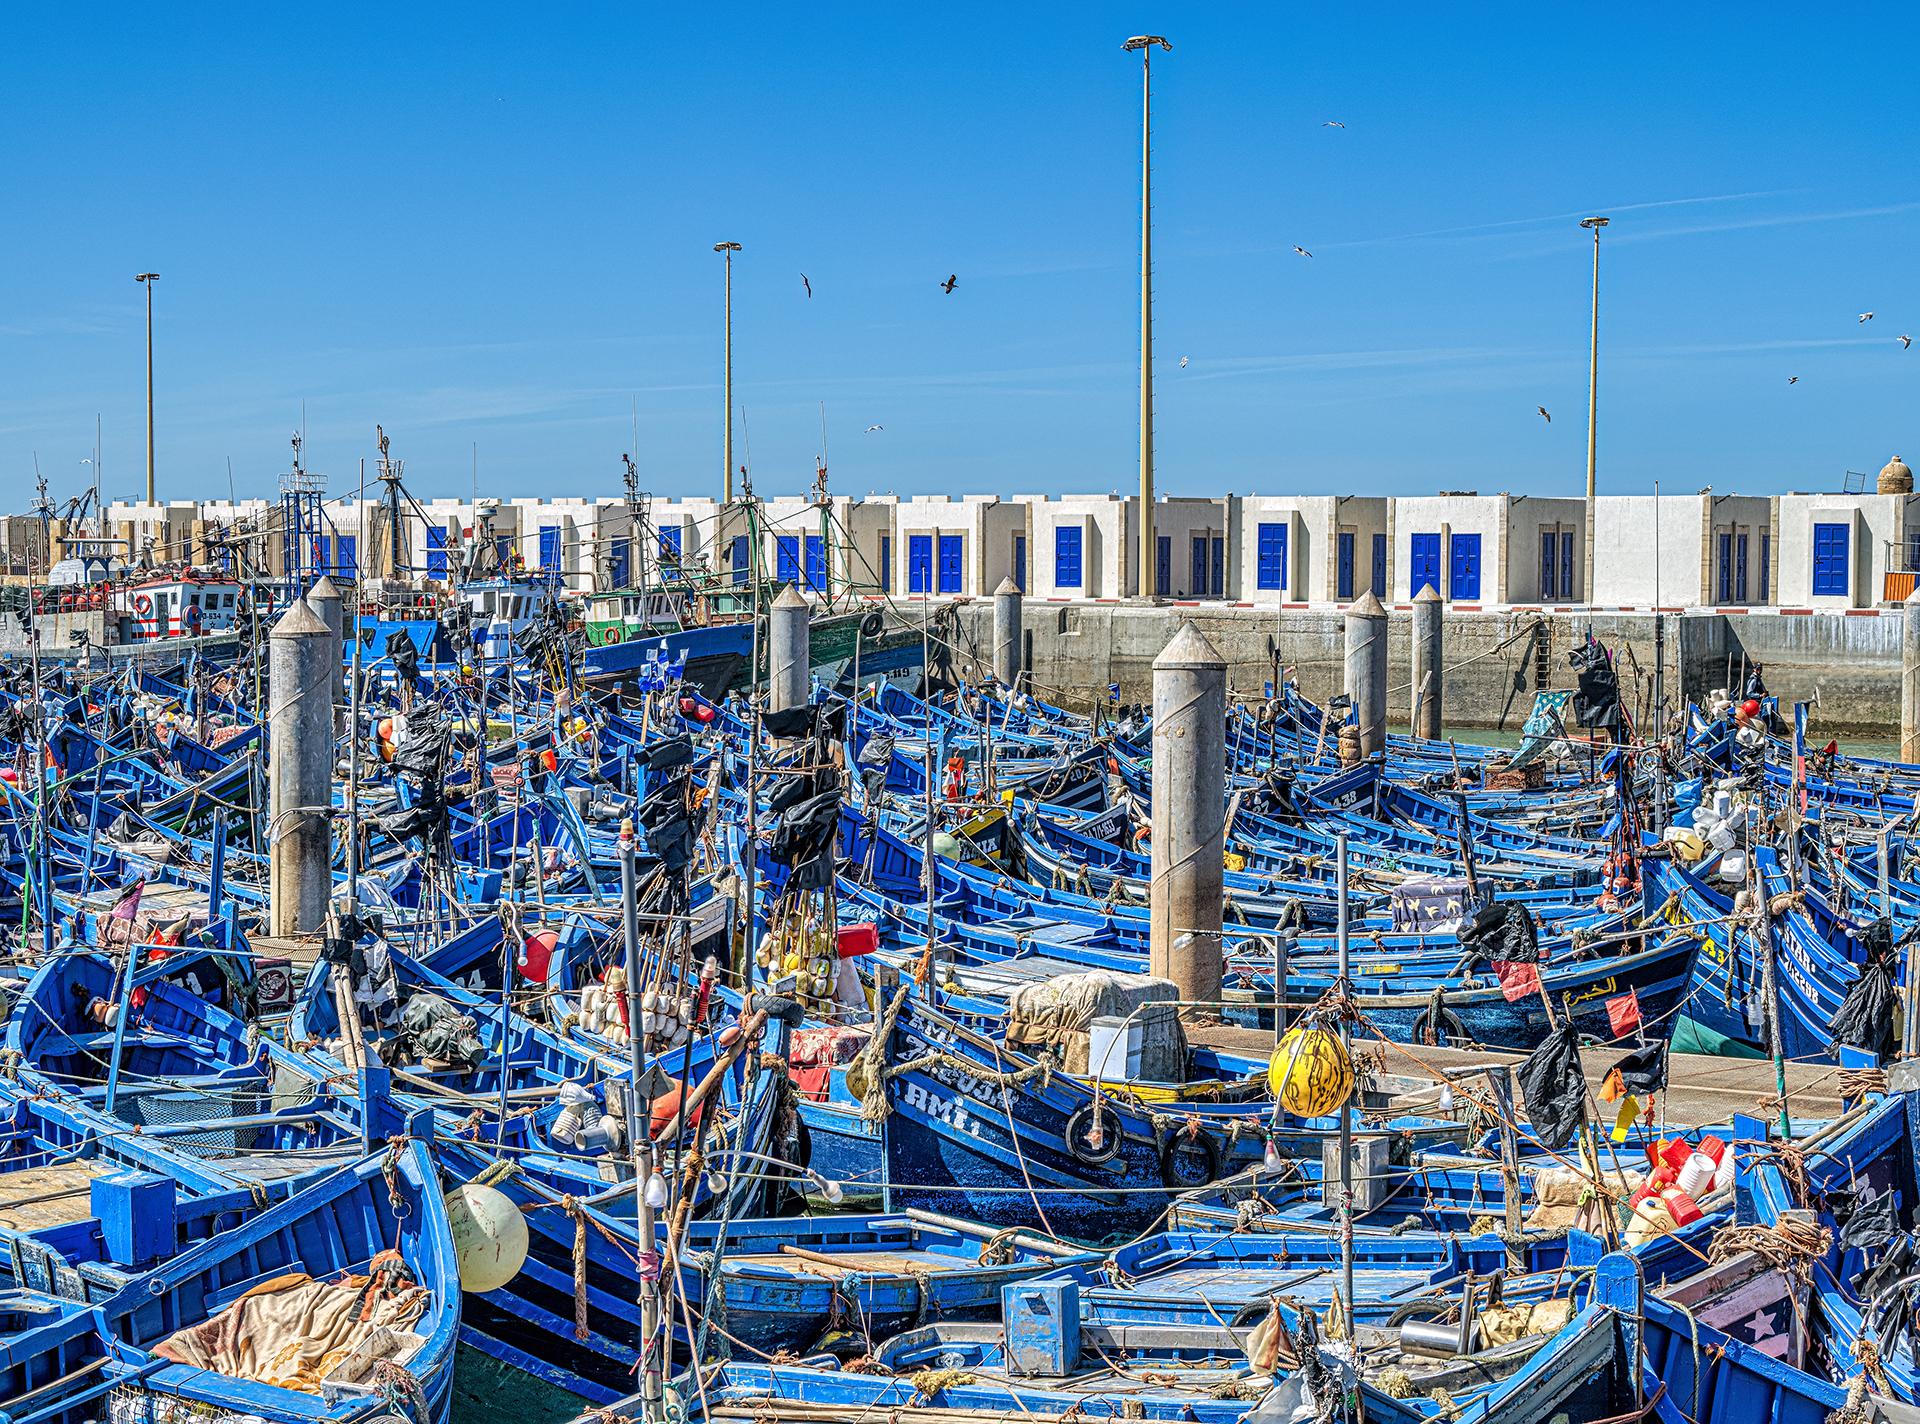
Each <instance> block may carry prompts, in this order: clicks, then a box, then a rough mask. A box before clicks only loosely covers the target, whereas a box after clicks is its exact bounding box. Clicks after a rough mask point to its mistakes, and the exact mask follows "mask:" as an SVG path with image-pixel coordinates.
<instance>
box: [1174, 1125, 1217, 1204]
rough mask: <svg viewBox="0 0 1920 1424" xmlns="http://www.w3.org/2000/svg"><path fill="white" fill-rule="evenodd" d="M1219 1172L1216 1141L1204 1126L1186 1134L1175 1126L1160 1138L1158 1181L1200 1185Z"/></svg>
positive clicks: (1186, 1185)
mask: <svg viewBox="0 0 1920 1424" xmlns="http://www.w3.org/2000/svg"><path fill="white" fill-rule="evenodd" d="M1196 1159H1197V1160H1196ZM1219 1175H1220V1144H1219V1143H1217V1142H1215V1141H1214V1140H1213V1138H1212V1137H1211V1136H1210V1135H1209V1134H1208V1133H1207V1132H1206V1131H1205V1129H1202V1130H1200V1131H1198V1132H1192V1133H1190V1132H1189V1131H1188V1130H1187V1129H1186V1128H1185V1127H1176V1128H1174V1129H1173V1130H1172V1131H1171V1132H1169V1133H1167V1134H1166V1136H1164V1137H1163V1138H1162V1139H1161V1140H1160V1180H1161V1182H1163V1183H1164V1184H1165V1185H1167V1186H1169V1187H1175V1188H1180V1189H1183V1190H1185V1189H1191V1188H1193V1187H1204V1186H1205V1185H1206V1184H1207V1183H1208V1182H1211V1181H1213V1180H1214V1178H1216V1177H1218V1176H1219Z"/></svg>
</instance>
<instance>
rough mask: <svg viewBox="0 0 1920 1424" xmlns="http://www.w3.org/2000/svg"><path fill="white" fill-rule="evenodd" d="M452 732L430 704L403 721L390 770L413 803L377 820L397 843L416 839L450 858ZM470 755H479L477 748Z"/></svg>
mask: <svg viewBox="0 0 1920 1424" xmlns="http://www.w3.org/2000/svg"><path fill="white" fill-rule="evenodd" d="M451 738H452V733H451V732H450V730H449V729H448V727H447V724H446V722H445V721H444V720H443V719H442V718H441V716H440V714H439V712H438V710H437V709H435V708H434V707H433V706H432V705H430V704H429V705H426V706H422V707H420V708H418V709H417V710H416V711H415V712H414V713H413V715H412V716H410V717H409V718H407V731H406V735H405V736H404V737H402V738H401V739H400V745H399V746H398V747H396V748H395V749H394V753H393V761H392V763H391V765H392V767H393V770H394V771H395V773H397V774H398V775H401V776H404V777H406V779H407V785H408V787H409V789H411V791H412V792H413V804H412V805H411V806H408V807H405V808H404V809H402V810H400V811H396V812H395V813H394V814H392V815H390V816H382V817H381V818H380V829H381V830H383V831H385V832H386V833H387V834H388V835H390V836H392V837H393V838H394V839H395V840H397V841H405V840H413V839H415V838H418V839H419V841H420V843H421V844H422V846H424V847H425V848H426V849H428V850H430V851H435V852H438V853H440V854H441V856H442V858H443V859H451V858H452V848H451V847H450V846H449V845H448V844H446V840H447V832H448V826H449V823H450V819H451V818H450V816H449V814H448V811H447V791H446V766H447V745H448V743H449V741H450V740H451ZM474 755H475V756H478V755H481V752H480V750H479V749H478V748H476V749H475V751H474Z"/></svg>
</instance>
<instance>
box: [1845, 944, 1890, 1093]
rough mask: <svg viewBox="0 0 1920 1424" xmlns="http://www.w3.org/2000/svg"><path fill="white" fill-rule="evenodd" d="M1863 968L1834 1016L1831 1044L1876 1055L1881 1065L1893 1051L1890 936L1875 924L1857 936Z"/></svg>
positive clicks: (1888, 1058)
mask: <svg viewBox="0 0 1920 1424" xmlns="http://www.w3.org/2000/svg"><path fill="white" fill-rule="evenodd" d="M1860 942H1861V944H1862V945H1863V946H1864V947H1865V949H1866V951H1867V963H1866V966H1865V967H1864V968H1863V969H1861V971H1860V977H1859V978H1858V979H1856V980H1854V981H1853V985H1852V987H1850V988H1849V989H1848V990H1847V997H1846V999H1845V1001H1844V1002H1842V1003H1841V1005H1840V1007H1839V1009H1837V1010H1836V1011H1835V1012H1834V1015H1833V1025H1832V1027H1833V1041H1834V1042H1835V1043H1836V1044H1847V1045H1849V1046H1850V1047H1853V1048H1864V1049H1866V1050H1867V1051H1868V1052H1870V1053H1874V1054H1877V1055H1878V1056H1879V1058H1880V1060H1881V1061H1882V1062H1886V1061H1888V1060H1890V1059H1891V1058H1892V1057H1893V1056H1894V1053H1895V1051H1896V1045H1895V1042H1894V1031H1893V1006H1894V991H1893V934H1892V931H1891V930H1890V928H1889V927H1888V925H1887V922H1886V921H1885V920H1875V921H1874V922H1873V923H1872V924H1871V925H1868V926H1867V927H1866V929H1865V930H1864V931H1862V933H1861V935H1860Z"/></svg>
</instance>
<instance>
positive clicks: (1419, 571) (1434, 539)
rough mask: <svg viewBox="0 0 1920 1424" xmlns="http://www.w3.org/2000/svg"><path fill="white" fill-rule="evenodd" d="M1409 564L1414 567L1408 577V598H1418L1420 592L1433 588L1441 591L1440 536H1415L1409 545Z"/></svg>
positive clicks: (1436, 591)
mask: <svg viewBox="0 0 1920 1424" xmlns="http://www.w3.org/2000/svg"><path fill="white" fill-rule="evenodd" d="M1408 554H1409V558H1408V563H1409V564H1410V565H1411V566H1412V567H1411V570H1410V572H1409V575H1408V582H1407V597H1409V598H1418V597H1419V596H1420V590H1421V589H1423V588H1431V589H1432V590H1433V591H1434V592H1435V593H1438V592H1439V591H1440V536H1439V535H1438V534H1415V535H1414V536H1413V538H1412V540H1411V541H1410V542H1409V544H1408Z"/></svg>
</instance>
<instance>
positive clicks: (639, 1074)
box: [620, 831, 692, 1420]
mask: <svg viewBox="0 0 1920 1424" xmlns="http://www.w3.org/2000/svg"><path fill="white" fill-rule="evenodd" d="M634 878H635V877H634V869H633V836H632V834H631V832H630V831H629V832H628V833H626V834H623V835H622V836H621V837H620V914H621V927H622V930H623V932H624V933H625V935H626V941H627V1028H628V1034H627V1046H628V1055H629V1061H630V1063H631V1064H632V1071H633V1081H632V1085H631V1086H632V1089H633V1099H632V1103H633V1106H632V1108H631V1109H630V1111H629V1113H628V1117H627V1133H628V1139H629V1142H630V1144H631V1148H632V1152H633V1190H634V1192H635V1194H636V1197H635V1200H636V1209H637V1210H638V1212H639V1214H640V1249H641V1251H643V1252H647V1251H652V1250H653V1249H654V1244H653V1236H654V1219H653V1203H652V1202H651V1201H649V1200H648V1199H647V1184H648V1183H649V1182H651V1181H652V1180H653V1131H652V1123H653V1102H652V1100H651V1099H650V1098H648V1097H647V1096H646V1082H647V1074H646V1072H645V1071H644V1070H645V1059H646V1048H645V1045H644V1043H643V1041H642V1035H641V1033H640V905H639V902H638V900H637V899H636V898H635V885H634ZM688 1031H689V1032H691V1031H692V1030H691V1029H689V1030H688ZM639 1275H640V1369H641V1376H640V1400H641V1408H642V1410H643V1411H644V1412H645V1415H646V1417H647V1418H648V1419H649V1420H652V1419H657V1418H658V1417H659V1404H660V1364H659V1361H658V1360H657V1359H656V1358H655V1356H654V1342H655V1340H656V1338H657V1337H658V1336H659V1334H660V1278H659V1273H658V1272H657V1271H648V1270H645V1269H642V1270H641V1271H640V1273H639Z"/></svg>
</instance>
